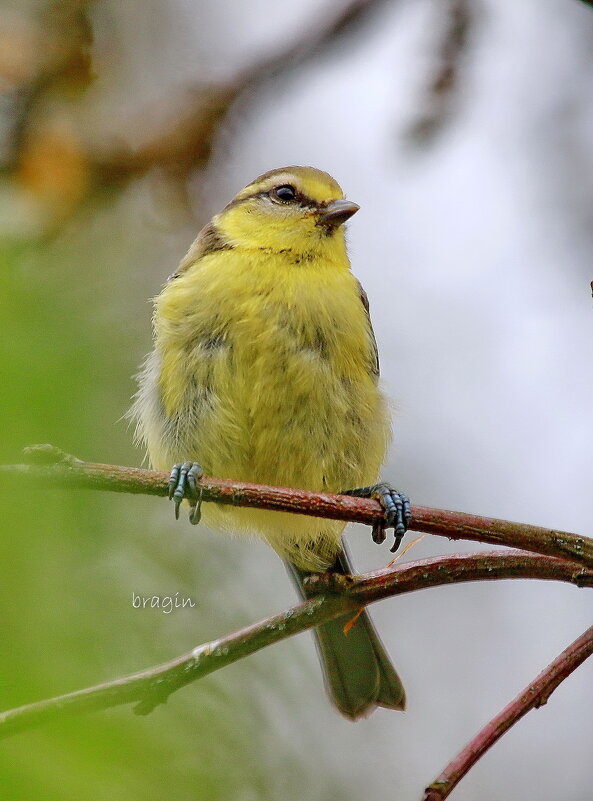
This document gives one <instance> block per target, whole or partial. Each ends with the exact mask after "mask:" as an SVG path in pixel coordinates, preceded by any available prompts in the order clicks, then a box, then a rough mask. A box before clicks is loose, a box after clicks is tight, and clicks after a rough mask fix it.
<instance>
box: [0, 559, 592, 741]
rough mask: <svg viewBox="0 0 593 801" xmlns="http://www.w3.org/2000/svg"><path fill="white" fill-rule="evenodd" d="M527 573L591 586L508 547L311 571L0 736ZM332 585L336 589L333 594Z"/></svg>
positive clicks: (43, 705)
mask: <svg viewBox="0 0 593 801" xmlns="http://www.w3.org/2000/svg"><path fill="white" fill-rule="evenodd" d="M505 578H524V579H527V578H530V579H547V580H555V581H566V582H570V583H572V584H575V585H577V586H579V587H583V586H589V587H590V586H593V571H592V570H585V569H583V568H581V567H579V566H578V565H575V564H573V563H571V562H568V561H567V560H565V559H554V558H551V557H549V556H539V555H535V554H525V553H518V552H515V551H506V552H504V551H503V552H493V553H477V554H458V555H456V556H441V557H437V558H432V559H423V560H421V561H418V562H408V563H403V564H396V565H395V566H391V567H388V568H385V569H383V570H380V571H377V572H375V573H370V574H367V575H365V576H355V577H353V578H352V579H350V578H345V577H343V576H342V577H340V576H335V577H334V579H328V578H327V577H323V576H319V577H314V579H313V582H312V583H313V584H314V586H315V589H319V590H322V589H328V588H331V590H332V591H331V592H326V593H325V594H322V595H318V596H316V597H314V598H312V599H310V600H308V601H306V602H304V603H301V604H299V605H298V606H295V607H293V608H292V609H289V610H287V611H285V612H281V613H280V614H278V615H274V616H273V617H270V618H268V619H266V620H263V621H261V622H260V623H256V624H254V625H252V626H249V627H248V628H245V629H242V630H241V631H238V632H236V633H234V634H231V635H229V636H227V637H223V638H221V639H219V640H215V641H214V642H210V643H205V644H204V645H201V646H198V647H197V648H194V649H193V650H192V651H190V652H189V653H187V654H184V655H183V656H180V657H177V658H176V659H173V660H171V661H170V662H167V663H165V664H163V665H158V666H156V667H152V668H149V669H147V670H143V671H141V672H138V673H134V674H132V675H129V676H126V677H124V678H121V679H117V680H115V681H111V682H107V683H105V684H100V685H97V686H95V687H89V688H86V689H84V690H78V691H76V692H73V693H68V694H67V695H61V696H58V697H57V698H51V699H48V700H45V701H39V702H37V703H33V704H29V705H27V706H22V707H19V708H17V709H12V710H9V711H7V712H4V713H2V714H0V737H8V736H10V735H12V734H15V733H16V732H18V731H22V730H23V729H28V728H32V727H34V726H37V725H40V724H41V723H43V722H45V721H47V720H49V719H51V718H53V717H55V716H56V715H59V714H68V715H76V714H82V713H85V712H93V711H97V710H101V709H108V708H110V707H115V706H121V705H124V704H130V703H136V704H137V706H136V708H135V711H136V712H137V713H139V714H147V713H148V712H151V711H152V710H153V709H154V708H155V707H156V706H157V705H158V704H161V703H164V702H165V701H166V700H167V698H168V697H169V695H171V694H172V693H174V692H175V691H176V690H178V689H180V688H181V687H184V686H185V685H186V684H189V683H191V682H193V681H196V680H197V679H199V678H202V677H203V676H206V675H208V674H209V673H212V672H213V671H215V670H218V669H220V668H222V667H225V666H226V665H229V664H231V663H233V662H236V661H237V660H239V659H242V658H243V657H245V656H248V655H249V654H252V653H255V652H256V651H258V650H260V649H261V648H264V647H266V646H267V645H271V644H272V643H275V642H279V641H280V640H283V639H286V638H287V637H290V636H292V635H294V634H298V633H299V632H301V631H305V630H306V629H310V628H312V627H313V626H317V625H319V624H320V623H323V622H325V621H326V620H331V619H333V618H336V617H339V616H340V615H342V614H344V613H345V612H349V611H352V612H355V611H357V610H358V609H359V608H360V605H361V603H363V604H364V605H366V604H369V603H373V602H375V601H379V600H381V599H384V598H387V597H391V596H395V595H401V594H403V593H407V592H414V591H416V590H420V589H426V588H429V587H438V586H442V585H445V584H450V583H453V582H456V583H458V582H465V581H479V580H487V581H488V580H493V579H505ZM336 590H339V594H336V592H335V591H336Z"/></svg>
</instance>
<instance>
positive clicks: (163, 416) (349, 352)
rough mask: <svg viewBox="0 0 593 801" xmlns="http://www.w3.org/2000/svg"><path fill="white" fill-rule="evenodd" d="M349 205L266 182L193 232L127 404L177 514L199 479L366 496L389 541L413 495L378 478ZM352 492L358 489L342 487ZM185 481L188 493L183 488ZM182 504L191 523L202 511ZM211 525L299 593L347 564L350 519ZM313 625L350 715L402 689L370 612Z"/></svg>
mask: <svg viewBox="0 0 593 801" xmlns="http://www.w3.org/2000/svg"><path fill="white" fill-rule="evenodd" d="M358 209H359V207H358V206H357V205H356V203H352V202H351V201H349V200H346V199H345V198H344V193H343V192H342V190H341V189H340V187H339V185H338V184H337V183H336V181H335V180H334V179H333V178H332V177H331V176H330V175H328V174H327V173H325V172H322V171H321V170H317V169H314V168H312V167H285V168H282V169H277V170H272V171H270V172H267V173H265V174H264V175H260V176H259V178H256V179H255V181H253V183H251V184H249V186H247V187H246V188H245V189H243V190H242V191H241V192H239V194H238V195H237V196H236V197H235V198H234V199H233V200H232V201H231V202H230V203H229V204H228V205H227V206H226V207H225V208H224V209H223V210H222V211H221V212H220V214H217V215H216V216H215V217H214V218H213V219H212V221H211V222H210V223H209V224H208V225H206V227H205V228H203V229H202V231H201V232H200V233H199V235H198V237H197V239H196V240H195V242H194V243H193V245H192V246H191V248H190V249H189V252H188V253H187V255H186V256H185V258H184V259H183V260H182V261H181V264H180V265H179V267H178V269H177V270H176V271H175V272H174V273H173V275H172V276H171V277H170V278H169V281H168V283H167V284H166V285H165V287H164V289H163V291H162V292H161V294H160V295H159V296H158V297H157V298H156V301H155V311H154V318H153V324H154V350H153V351H152V353H151V354H150V355H149V356H148V358H147V360H146V363H145V365H144V367H143V370H142V372H141V374H140V376H139V390H138V393H137V395H136V397H135V402H134V405H133V408H132V410H131V416H132V417H133V418H134V419H135V420H136V423H137V436H138V439H139V440H140V441H141V442H143V443H144V445H145V446H146V448H147V451H148V455H149V458H150V462H151V464H152V466H153V467H154V468H155V469H158V470H165V469H169V468H171V466H172V465H174V466H173V470H172V473H171V480H170V488H171V497H172V498H173V499H174V501H175V513H176V516H177V515H178V512H179V505H180V504H181V502H182V501H183V500H184V497H185V496H186V494H187V495H188V496H190V498H191V497H193V498H195V497H196V496H195V494H194V493H195V491H196V486H198V487H199V479H200V477H201V476H202V475H204V474H206V475H210V476H217V477H220V478H228V479H235V480H237V481H250V482H256V483H261V484H272V485H276V486H284V487H294V488H298V489H306V490H312V491H321V492H342V493H348V494H351V495H357V496H359V497H376V498H378V499H379V500H380V502H381V503H382V504H383V507H384V509H385V525H384V526H382V527H377V528H376V529H375V530H374V531H373V538H374V539H375V541H377V542H382V541H383V540H384V539H385V528H388V527H393V528H394V530H395V538H396V546H397V544H399V541H400V540H401V537H402V536H403V534H404V533H405V530H406V528H407V525H408V522H409V519H410V504H409V501H408V499H407V498H406V496H405V495H402V494H400V493H399V492H397V491H396V490H394V489H393V488H392V487H391V486H390V485H388V484H386V483H376V482H377V481H378V474H379V470H380V468H381V465H382V463H383V460H384V457H385V453H386V450H387V447H388V445H389V442H390V438H391V424H390V416H389V412H388V405H387V402H386V400H385V398H384V396H383V394H382V392H381V390H380V389H379V386H378V379H379V362H378V356H377V345H376V342H375V337H374V335H373V329H372V327H371V322H370V317H369V306H368V300H367V297H366V294H365V292H364V290H363V289H362V287H361V285H360V284H359V282H358V281H357V279H356V278H355V277H354V276H353V275H352V273H351V271H350V262H349V260H348V255H347V252H346V243H345V238H344V228H343V223H344V222H345V221H346V220H348V219H349V218H350V217H351V216H352V215H353V214H354V213H355V212H356V211H358ZM352 488H354V489H352ZM188 489H189V490H192V492H188ZM189 502H190V504H191V505H190V520H191V521H192V522H193V523H197V522H198V521H199V519H200V517H201V504H200V503H196V502H195V500H193V501H191V500H190V501H189ZM203 519H204V521H205V522H206V523H207V524H208V525H209V526H211V527H212V528H215V529H219V530H224V531H227V532H231V533H233V534H248V535H256V536H259V537H261V538H262V539H263V540H265V541H266V542H267V543H269V544H270V545H271V546H272V548H274V549H275V550H276V552H277V553H278V554H279V555H280V556H281V557H282V559H284V560H285V562H286V563H287V565H288V566H289V572H290V573H291V574H292V577H293V579H294V580H295V582H296V584H297V587H298V588H299V591H300V593H301V595H302V597H308V595H309V594H310V590H308V589H307V582H306V580H305V579H306V576H307V575H308V574H310V573H311V572H321V571H326V570H332V571H335V572H340V573H342V574H349V573H351V566H350V563H349V560H348V556H347V553H346V552H345V550H344V546H343V543H342V537H341V535H342V531H343V529H344V525H345V524H344V523H343V522H340V521H337V520H325V519H320V518H315V517H307V516H303V515H296V514H289V513H282V512H273V511H264V510H259V509H250V508H241V507H236V506H223V505H221V504H213V503H207V504H204V508H203ZM350 617H351V615H348V616H346V617H345V618H338V619H336V620H332V621H330V622H328V623H324V624H323V625H321V626H319V627H318V628H317V630H316V639H317V645H318V651H319V655H320V658H321V662H322V665H323V666H324V674H325V681H326V686H327V688H328V691H329V693H330V696H331V698H332V699H333V701H334V703H335V704H336V706H337V707H338V709H339V710H340V711H341V712H342V713H343V714H344V715H346V716H347V717H349V718H351V719H353V720H356V719H357V718H359V717H361V716H364V715H366V714H369V713H370V712H371V711H372V710H373V709H374V708H375V707H376V706H383V707H387V708H389V709H403V708H404V705H405V694H404V689H403V686H402V683H401V681H400V679H399V677H398V675H397V673H396V672H395V670H394V668H393V666H392V665H391V662H390V660H389V657H388V656H387V654H386V652H385V650H384V647H383V645H382V643H381V641H380V640H379V638H378V636H377V634H376V632H375V629H374V627H373V625H372V623H371V621H370V618H369V617H368V615H367V613H366V612H363V613H362V614H361V615H360V616H359V617H358V619H357V620H356V622H355V623H354V625H353V626H350V627H349V626H347V625H346V624H347V623H348V622H349V619H350Z"/></svg>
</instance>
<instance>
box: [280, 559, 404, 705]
mask: <svg viewBox="0 0 593 801" xmlns="http://www.w3.org/2000/svg"><path fill="white" fill-rule="evenodd" d="M286 565H287V567H288V571H289V573H290V575H291V577H292V579H293V581H294V583H295V585H296V587H297V589H298V591H299V594H300V596H301V597H302V598H304V599H306V598H307V597H311V595H313V594H314V593H312V592H310V591H308V590H307V588H306V587H305V585H304V583H303V580H304V579H305V577H306V576H308V575H309V573H307V572H306V571H304V570H301V569H300V568H298V567H296V566H295V565H293V564H291V563H290V562H287V563H286ZM331 570H332V571H333V572H334V573H341V574H343V575H349V574H351V573H352V568H351V564H350V559H349V556H348V553H347V551H346V549H345V546H343V549H342V551H341V553H340V554H339V556H338V558H337V560H336V563H335V564H334V566H333V567H332V568H331ZM352 619H353V618H352V614H351V613H349V614H347V615H345V616H344V617H339V618H336V619H335V620H329V621H328V622H327V623H322V624H321V625H320V626H318V627H317V628H316V629H315V642H316V645H317V651H318V653H319V658H320V661H321V665H322V668H323V676H324V681H325V685H326V688H327V691H328V693H329V695H330V697H331V699H332V701H333V702H334V704H335V705H336V707H337V708H338V709H339V710H340V712H341V713H342V714H343V715H345V716H346V717H348V718H351V719H352V720H357V719H358V718H361V717H365V716H366V715H369V714H370V713H371V712H372V711H373V709H374V708H375V707H377V706H383V707H386V708H387V709H401V710H403V709H404V708H405V705H406V695H405V691H404V688H403V685H402V683H401V680H400V678H399V676H398V675H397V673H396V671H395V668H394V667H393V665H392V664H391V661H390V659H389V657H388V655H387V652H386V651H385V648H384V646H383V643H382V642H381V640H380V639H379V635H378V634H377V632H376V631H375V627H374V626H373V624H372V622H371V619H370V617H369V616H368V614H367V613H366V611H363V612H362V613H361V614H360V616H359V617H358V618H357V619H356V621H355V622H354V624H353V625H352V626H351V627H349V626H348V623H349V622H350V621H352Z"/></svg>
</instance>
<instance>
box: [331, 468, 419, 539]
mask: <svg viewBox="0 0 593 801" xmlns="http://www.w3.org/2000/svg"><path fill="white" fill-rule="evenodd" d="M342 495H352V496H354V497H356V498H376V499H377V500H378V501H379V503H380V504H381V506H382V507H383V509H385V520H384V521H382V522H381V523H375V525H374V526H373V541H374V542H376V543H377V544H378V545H380V544H381V543H382V542H384V540H385V529H387V528H393V530H394V534H395V540H394V543H393V546H392V547H391V549H390V550H391V553H395V552H396V551H397V549H398V548H399V545H400V542H401V541H402V537H403V536H404V534H405V533H406V531H407V530H408V526H409V525H410V519H411V517H412V512H411V508H410V499H409V498H408V496H407V495H404V494H403V492H398V490H396V489H394V488H393V487H392V486H391V484H388V483H387V482H385V481H382V482H381V483H380V484H373V485H372V486H371V487H360V488H359V489H351V490H346V491H345V492H343V493H342Z"/></svg>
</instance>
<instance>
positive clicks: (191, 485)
mask: <svg viewBox="0 0 593 801" xmlns="http://www.w3.org/2000/svg"><path fill="white" fill-rule="evenodd" d="M203 475H204V471H203V469H202V466H201V465H200V464H198V463H197V462H183V464H176V465H173V469H172V470H171V475H170V476H169V500H170V501H174V503H175V520H179V507H180V506H181V502H182V501H183V500H184V499H185V498H186V497H187V492H188V490H189V491H190V493H191V494H192V495H195V494H197V495H198V496H199V497H198V501H197V502H196V504H195V506H192V507H191V509H190V513H189V519H190V522H191V523H193V524H194V525H196V524H197V523H199V522H200V518H201V516H202V513H201V506H202V497H201V491H200V488H199V486H198V481H199V479H200V478H202V476H203Z"/></svg>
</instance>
